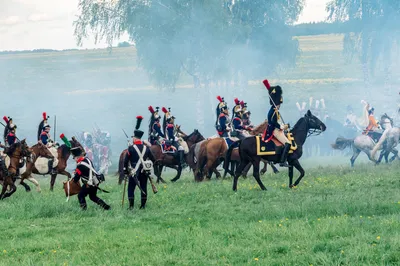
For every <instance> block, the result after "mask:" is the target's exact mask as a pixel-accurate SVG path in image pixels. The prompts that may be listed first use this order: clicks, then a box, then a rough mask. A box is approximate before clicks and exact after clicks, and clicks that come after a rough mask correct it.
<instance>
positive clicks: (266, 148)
mask: <svg viewBox="0 0 400 266" xmlns="http://www.w3.org/2000/svg"><path fill="white" fill-rule="evenodd" d="M286 137H287V138H288V140H289V141H291V146H290V150H289V154H291V153H293V152H294V151H295V150H297V144H296V142H295V141H294V138H293V136H292V133H288V134H286ZM283 147H284V144H283V143H282V142H280V141H279V140H278V139H276V138H275V137H272V138H269V139H268V140H267V141H264V140H263V139H262V137H261V136H256V149H257V155H276V154H281V153H282V150H283Z"/></svg>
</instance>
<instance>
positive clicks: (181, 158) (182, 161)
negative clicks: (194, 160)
mask: <svg viewBox="0 0 400 266" xmlns="http://www.w3.org/2000/svg"><path fill="white" fill-rule="evenodd" d="M178 153H179V164H180V165H181V167H182V168H184V167H185V166H186V162H185V151H179V152H178Z"/></svg>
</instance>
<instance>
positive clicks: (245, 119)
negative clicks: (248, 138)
mask: <svg viewBox="0 0 400 266" xmlns="http://www.w3.org/2000/svg"><path fill="white" fill-rule="evenodd" d="M240 106H241V107H242V122H243V126H246V127H247V128H248V129H250V130H252V129H253V128H254V126H253V125H252V124H251V121H250V115H251V112H250V111H249V110H248V109H247V103H245V102H243V101H240Z"/></svg>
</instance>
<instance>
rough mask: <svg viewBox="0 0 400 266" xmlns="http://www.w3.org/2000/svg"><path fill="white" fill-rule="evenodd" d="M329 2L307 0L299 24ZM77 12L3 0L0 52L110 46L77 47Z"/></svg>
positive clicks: (72, 6) (52, 4)
mask: <svg viewBox="0 0 400 266" xmlns="http://www.w3.org/2000/svg"><path fill="white" fill-rule="evenodd" d="M328 1H329V0H306V6H305V8H304V10H303V12H302V14H301V15H300V18H299V21H298V22H297V23H305V22H314V21H315V22H318V21H323V20H325V18H326V16H327V13H326V11H325V6H326V3H327V2H328ZM77 12H78V0H0V51H4V50H31V49H40V48H46V49H56V50H62V49H72V48H88V49H91V48H104V47H106V46H107V45H106V44H105V43H104V42H103V43H100V44H97V45H96V44H95V43H94V41H93V39H87V40H85V41H84V44H83V47H78V46H77V45H76V39H75V37H74V36H73V33H74V27H73V25H72V23H73V21H74V20H75V19H76V15H77ZM120 41H127V37H124V38H123V39H121V40H120Z"/></svg>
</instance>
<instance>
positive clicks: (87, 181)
mask: <svg viewBox="0 0 400 266" xmlns="http://www.w3.org/2000/svg"><path fill="white" fill-rule="evenodd" d="M71 154H72V157H73V159H74V160H75V161H76V163H77V165H76V169H75V176H74V177H73V181H74V182H75V183H78V182H79V180H80V179H81V180H82V183H83V184H82V188H81V190H80V192H79V194H78V200H79V203H80V205H81V208H82V210H86V209H87V205H86V199H85V198H86V196H87V195H89V198H90V200H91V201H93V202H94V203H96V204H98V205H100V207H102V208H103V209H104V210H109V209H111V207H110V205H108V204H107V203H105V202H104V201H103V200H102V199H100V198H99V197H97V190H98V183H97V184H96V181H95V180H96V179H95V178H92V179H91V177H93V176H94V175H95V173H94V171H93V170H94V169H93V163H92V162H91V161H90V159H89V158H87V157H84V156H83V155H82V150H81V148H79V147H76V148H72V149H71Z"/></svg>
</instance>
